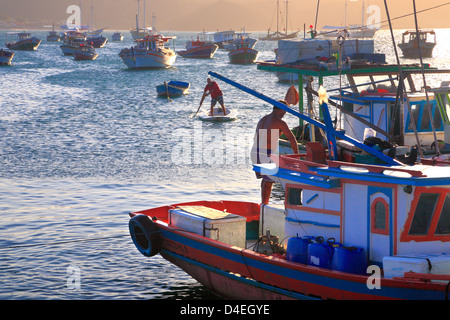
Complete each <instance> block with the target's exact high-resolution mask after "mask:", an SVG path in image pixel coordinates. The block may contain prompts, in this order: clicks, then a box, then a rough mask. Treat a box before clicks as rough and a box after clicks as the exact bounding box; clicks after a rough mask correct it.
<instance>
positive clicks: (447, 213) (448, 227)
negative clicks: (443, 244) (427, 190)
mask: <svg viewBox="0 0 450 320" xmlns="http://www.w3.org/2000/svg"><path fill="white" fill-rule="evenodd" d="M434 234H435V235H445V234H450V194H448V193H447V194H446V196H445V201H444V205H443V207H442V211H441V215H440V216H439V222H438V224H437V227H436V231H435V232H434Z"/></svg>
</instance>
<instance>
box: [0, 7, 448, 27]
mask: <svg viewBox="0 0 450 320" xmlns="http://www.w3.org/2000/svg"><path fill="white" fill-rule="evenodd" d="M91 1H92V4H93V7H94V11H93V12H94V15H93V20H94V24H95V26H96V27H99V28H100V27H106V28H109V29H129V28H131V27H133V26H134V25H135V16H136V13H137V7H138V1H137V0H0V27H2V26H4V25H5V24H6V25H8V24H11V23H14V24H16V25H18V27H20V25H30V24H31V25H33V26H44V25H48V24H52V22H55V23H56V24H57V25H59V24H64V23H65V22H66V20H67V18H68V17H69V16H70V14H68V13H66V10H67V7H68V6H69V5H80V3H81V7H82V22H83V24H89V22H90V15H91V14H90V12H91V10H90V6H91ZM276 2H277V1H276V0H244V1H242V0H146V1H145V4H146V23H147V25H150V24H151V20H152V19H151V16H152V14H153V13H154V14H156V24H157V26H158V28H159V29H160V30H175V31H177V30H179V31H183V30H186V31H201V30H206V31H215V30H227V29H234V30H239V29H242V28H245V29H246V30H248V31H265V30H267V29H268V28H271V29H272V30H274V29H276V10H275V8H276ZM279 2H280V11H281V12H282V15H283V16H282V18H280V28H281V26H282V27H283V28H284V27H285V24H286V21H285V16H284V11H285V10H284V8H285V4H286V1H285V0H279ZM346 2H347V23H348V24H359V23H361V20H362V0H353V1H352V0H347V1H346V0H320V7H319V15H318V19H317V27H318V29H320V28H321V27H322V26H324V25H343V24H344V20H345V3H346ZM317 3H318V1H316V0H289V2H288V8H289V10H288V13H289V15H288V29H290V30H298V29H300V30H302V29H303V26H304V25H306V27H307V28H309V25H314V24H315V20H316V9H317ZM387 3H388V8H389V13H390V16H391V18H394V17H399V16H402V15H405V14H408V13H412V12H413V5H412V3H413V1H412V0H387ZM445 3H447V1H446V0H416V6H417V10H423V9H427V8H431V7H434V6H437V5H441V4H445ZM140 4H141V6H140V8H141V17H140V21H141V23H142V21H143V4H144V0H140ZM369 6H378V8H379V12H380V19H381V21H385V20H386V11H385V6H384V0H366V1H365V9H366V10H367V9H368V7H369ZM372 8H373V7H372ZM375 8H376V7H375ZM374 14H376V13H374V11H372V17H374ZM369 16H370V15H369V14H367V13H366V15H365V18H366V19H367V18H368V17H369ZM449 16H450V5H446V6H443V7H440V8H438V9H434V10H430V11H427V12H424V13H421V14H419V16H418V20H419V25H420V27H422V28H450V21H449V19H448V17H449ZM382 25H383V26H386V23H384V24H382ZM393 25H394V28H396V29H404V28H412V27H414V17H413V16H409V17H406V18H402V19H398V20H394V21H393Z"/></svg>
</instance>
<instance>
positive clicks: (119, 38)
mask: <svg viewBox="0 0 450 320" xmlns="http://www.w3.org/2000/svg"><path fill="white" fill-rule="evenodd" d="M112 41H123V35H122V34H121V33H120V32H119V31H116V32H114V34H113V35H112Z"/></svg>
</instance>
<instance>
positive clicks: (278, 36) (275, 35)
mask: <svg viewBox="0 0 450 320" xmlns="http://www.w3.org/2000/svg"><path fill="white" fill-rule="evenodd" d="M279 6H280V1H279V0H277V7H276V13H277V31H275V32H272V33H271V32H270V28H269V30H267V35H265V36H263V37H260V38H259V40H266V41H278V40H283V39H295V38H297V34H298V33H299V31H295V32H292V33H288V31H287V30H288V1H287V0H286V10H285V14H286V32H281V31H280V30H279V29H280V28H279V25H280V24H279V12H280V10H279Z"/></svg>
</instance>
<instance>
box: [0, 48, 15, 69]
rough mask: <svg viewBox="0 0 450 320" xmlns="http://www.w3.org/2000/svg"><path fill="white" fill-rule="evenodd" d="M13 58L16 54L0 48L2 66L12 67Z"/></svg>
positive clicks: (0, 63) (0, 64)
mask: <svg viewBox="0 0 450 320" xmlns="http://www.w3.org/2000/svg"><path fill="white" fill-rule="evenodd" d="M13 57H14V52H12V51H10V50H6V49H2V48H0V66H9V65H11V61H12V58H13Z"/></svg>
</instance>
